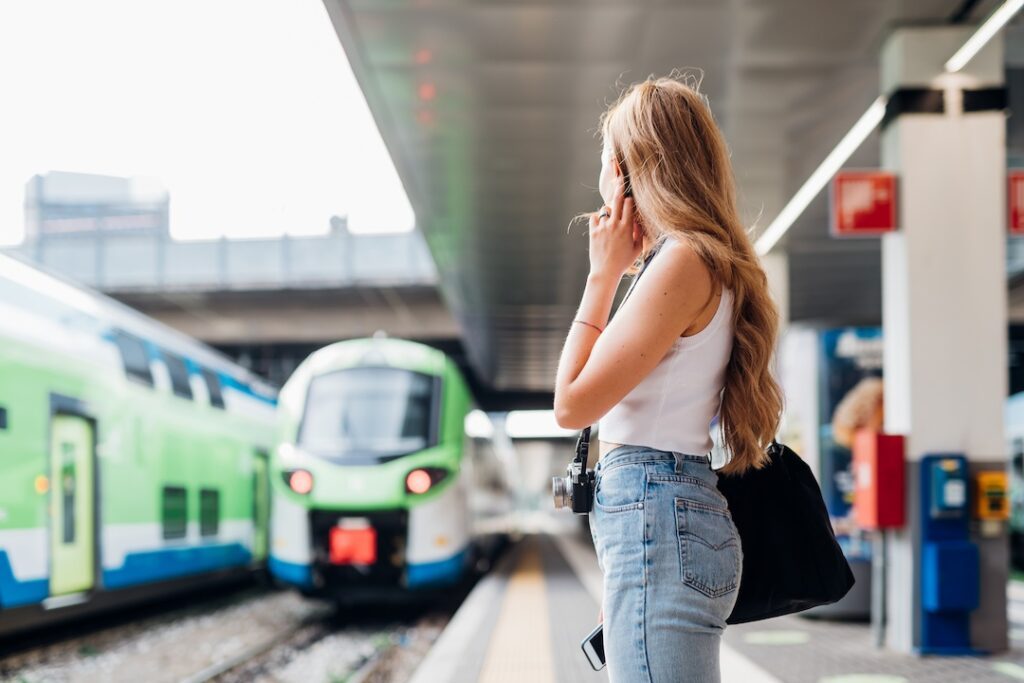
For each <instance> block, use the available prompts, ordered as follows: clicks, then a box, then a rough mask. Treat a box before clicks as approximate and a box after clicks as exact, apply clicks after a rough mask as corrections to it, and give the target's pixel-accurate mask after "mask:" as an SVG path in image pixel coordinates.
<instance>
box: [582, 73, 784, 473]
mask: <svg viewBox="0 0 1024 683" xmlns="http://www.w3.org/2000/svg"><path fill="white" fill-rule="evenodd" d="M600 132H601V136H602V138H603V140H604V141H605V142H606V143H608V144H610V146H611V151H612V153H613V154H614V156H615V158H616V159H617V160H618V162H619V164H620V166H621V168H622V169H623V171H624V172H625V173H626V175H627V178H628V182H629V186H630V188H631V189H632V193H633V200H634V206H635V208H636V212H637V216H638V223H639V224H640V226H641V228H642V229H643V230H644V233H645V234H646V235H647V237H648V243H655V242H657V241H658V240H659V239H660V238H662V237H666V236H667V237H672V238H674V239H676V240H679V241H681V242H685V243H687V244H689V245H690V246H691V247H692V248H693V250H694V251H695V252H696V253H697V254H698V255H699V256H700V257H701V259H702V260H703V261H704V263H705V264H706V265H707V267H708V270H709V271H710V272H711V277H712V279H713V280H714V281H716V282H717V283H719V284H720V285H721V286H723V287H726V288H728V289H730V290H732V293H733V297H734V301H735V304H734V308H733V329H734V339H733V347H732V356H731V357H730V358H729V363H728V365H727V367H726V375H725V386H724V389H723V390H722V405H721V409H720V412H719V424H720V428H721V430H722V437H723V440H724V442H725V446H726V449H727V450H728V451H729V453H730V455H731V457H730V459H729V462H728V464H727V465H725V467H724V468H723V470H722V471H723V472H725V473H728V474H740V473H743V472H745V471H747V470H749V469H750V468H759V467H761V466H763V465H764V464H765V463H766V462H767V459H768V455H767V453H766V451H765V448H766V446H767V445H768V444H769V443H770V442H771V441H772V440H773V439H774V438H775V435H776V432H777V430H778V426H779V419H780V416H781V413H782V390H781V389H780V387H779V385H778V383H777V382H776V380H775V377H774V376H773V374H772V364H773V359H774V352H775V343H776V337H777V335H778V328H779V315H778V311H777V310H776V308H775V304H774V303H773V301H772V299H771V296H770V295H769V292H768V278H767V276H766V275H765V272H764V269H763V268H762V267H761V262H760V260H759V259H758V257H757V254H756V253H755V251H754V247H753V244H751V241H750V238H749V236H748V235H747V231H746V230H745V228H744V226H743V223H742V221H741V220H740V215H739V210H738V209H737V206H736V184H735V180H734V178H733V172H732V164H731V163H730V160H729V151H728V149H727V147H726V144H725V140H724V138H723V137H722V133H721V131H720V130H719V129H718V126H717V124H716V123H715V120H714V117H713V116H712V114H711V109H710V108H709V106H708V103H707V100H706V98H705V97H704V96H703V95H702V94H701V93H700V92H699V82H697V81H696V79H693V78H686V77H685V76H684V77H682V79H681V78H680V75H679V74H677V73H676V72H673V74H672V75H671V76H670V77H667V78H654V77H650V78H648V79H647V80H645V81H643V82H641V83H635V84H633V85H631V86H629V87H628V88H626V89H625V90H624V91H623V92H622V94H621V95H620V96H619V98H618V100H616V101H615V103H614V104H612V105H611V106H610V107H609V108H608V110H607V111H606V112H605V113H604V114H602V116H601V121H600ZM646 255H647V254H646V253H644V254H641V259H642V258H643V257H645V256H646ZM638 263H639V262H638ZM635 267H636V266H634V269H635ZM634 272H635V270H634Z"/></svg>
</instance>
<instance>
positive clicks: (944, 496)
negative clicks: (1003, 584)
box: [920, 454, 980, 654]
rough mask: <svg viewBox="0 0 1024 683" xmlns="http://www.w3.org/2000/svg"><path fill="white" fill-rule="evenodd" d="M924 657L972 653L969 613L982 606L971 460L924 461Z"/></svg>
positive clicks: (929, 458) (954, 457) (933, 457)
mask: <svg viewBox="0 0 1024 683" xmlns="http://www.w3.org/2000/svg"><path fill="white" fill-rule="evenodd" d="M920 467H921V470H920V477H921V479H920V483H921V510H920V512H921V565H920V566H921V574H920V582H921V583H920V585H921V606H920V609H921V640H920V643H921V644H920V651H921V653H922V654H973V653H974V650H973V649H972V648H971V646H970V612H971V611H972V610H974V609H976V608H977V607H978V602H979V570H980V564H979V555H978V546H977V545H975V544H974V543H972V542H971V541H970V539H969V526H968V521H969V518H970V508H969V506H968V493H969V487H968V482H969V479H968V471H967V459H966V458H965V457H964V456H962V455H958V454H948V455H947V454H937V455H926V456H925V457H924V458H923V459H922V460H921V465H920Z"/></svg>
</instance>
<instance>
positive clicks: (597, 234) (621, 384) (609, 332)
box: [554, 187, 713, 429]
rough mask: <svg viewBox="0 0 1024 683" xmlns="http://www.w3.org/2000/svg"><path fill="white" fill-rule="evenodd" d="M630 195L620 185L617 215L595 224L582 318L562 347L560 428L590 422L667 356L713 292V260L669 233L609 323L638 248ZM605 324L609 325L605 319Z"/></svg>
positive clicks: (558, 378)
mask: <svg viewBox="0 0 1024 683" xmlns="http://www.w3.org/2000/svg"><path fill="white" fill-rule="evenodd" d="M636 234H637V231H636V230H635V228H634V225H633V209H632V199H631V198H629V197H626V198H623V197H622V196H621V187H620V189H619V191H617V192H616V197H615V200H614V203H613V206H612V210H611V216H610V217H609V218H607V219H605V220H603V221H597V220H595V219H593V218H592V219H591V223H590V259H591V269H590V275H589V276H588V277H587V286H586V290H585V291H584V293H583V299H582V301H581V302H580V308H579V313H578V315H577V319H578V320H584V321H586V322H588V323H591V324H594V325H597V326H598V327H604V328H605V330H604V332H603V333H599V332H598V331H597V330H595V329H594V328H592V327H589V326H587V325H581V324H573V325H572V327H571V328H570V330H569V336H568V337H567V338H566V340H565V346H564V347H563V348H562V355H561V358H560V359H559V362H558V374H557V375H556V378H555V405H554V407H555V419H556V420H557V421H558V424H560V425H561V426H562V427H566V428H569V429H581V428H583V427H586V426H587V425H591V424H593V423H594V422H596V421H597V420H598V419H600V418H601V416H603V415H604V414H605V413H607V412H608V411H609V410H610V409H611V408H612V407H613V406H614V405H615V404H616V403H618V402H619V401H620V400H622V398H623V397H624V396H625V395H626V394H628V393H629V392H630V391H631V390H632V389H633V388H634V387H635V386H636V385H637V384H639V383H640V381H641V380H642V379H643V378H644V377H646V376H647V375H648V374H649V373H650V372H651V371H652V370H653V369H654V368H655V366H657V364H658V363H659V362H660V361H661V359H662V358H664V357H665V354H666V353H668V350H669V349H670V348H671V347H672V344H673V343H674V342H675V341H676V340H677V339H678V338H679V336H680V335H682V334H683V333H684V332H685V331H686V330H687V329H688V328H689V327H690V325H692V324H693V321H694V320H695V319H696V317H697V316H698V315H699V314H700V312H701V311H702V310H703V308H704V306H705V304H706V302H707V301H708V299H709V298H710V297H711V293H712V288H713V284H712V282H711V276H710V273H709V272H708V270H707V267H706V266H705V265H704V263H703V261H701V259H700V257H699V256H697V255H696V254H695V253H694V252H693V250H692V249H691V248H690V247H689V246H688V245H686V244H683V243H680V242H676V241H674V240H669V241H667V242H666V243H665V245H664V247H662V249H661V252H660V253H659V254H658V257H657V258H656V259H654V260H653V261H651V263H650V265H649V266H648V268H647V270H646V271H645V272H644V276H643V277H642V278H641V279H640V281H639V282H637V284H636V287H635V288H634V289H633V293H632V294H631V295H630V297H629V299H627V301H626V303H624V304H623V306H622V308H621V310H620V311H619V312H618V313H617V314H616V315H615V318H614V319H613V320H612V321H611V322H610V323H608V322H607V321H608V316H609V314H610V312H611V306H612V300H613V298H614V296H615V290H616V289H617V287H618V283H619V280H620V279H621V278H622V274H623V273H624V272H625V270H626V268H628V267H629V264H631V263H632V262H633V260H634V259H635V258H636V256H637V255H638V254H639V250H640V245H639V243H638V241H637V239H636ZM606 324H607V327H605V325H606Z"/></svg>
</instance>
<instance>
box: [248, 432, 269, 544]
mask: <svg viewBox="0 0 1024 683" xmlns="http://www.w3.org/2000/svg"><path fill="white" fill-rule="evenodd" d="M267 460H268V457H267V453H266V451H256V455H255V457H254V458H253V468H252V472H253V476H252V485H253V491H252V519H253V541H252V556H253V560H256V561H257V562H263V561H265V560H266V559H267V550H268V546H269V539H270V466H269V464H268V462H267Z"/></svg>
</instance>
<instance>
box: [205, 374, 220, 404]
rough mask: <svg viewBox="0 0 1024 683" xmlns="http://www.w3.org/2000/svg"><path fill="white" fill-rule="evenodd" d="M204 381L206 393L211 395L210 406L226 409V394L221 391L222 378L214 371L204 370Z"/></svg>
mask: <svg viewBox="0 0 1024 683" xmlns="http://www.w3.org/2000/svg"><path fill="white" fill-rule="evenodd" d="M203 381H205V382H206V392H207V393H208V394H209V395H210V405H212V406H213V407H214V408H223V407H224V394H222V393H221V390H220V378H219V377H217V373H215V372H214V371H213V370H207V369H205V368H204V369H203Z"/></svg>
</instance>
